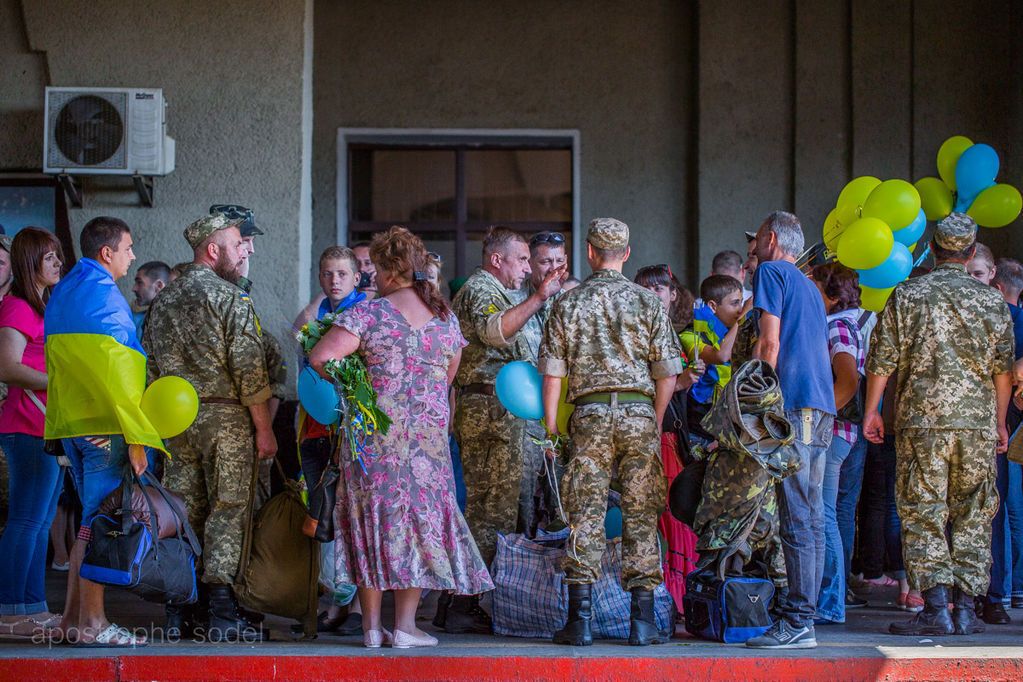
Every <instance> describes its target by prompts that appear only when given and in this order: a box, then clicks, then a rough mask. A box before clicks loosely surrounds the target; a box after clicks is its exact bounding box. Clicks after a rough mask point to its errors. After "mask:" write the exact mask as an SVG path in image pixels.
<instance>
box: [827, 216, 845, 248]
mask: <svg viewBox="0 0 1023 682" xmlns="http://www.w3.org/2000/svg"><path fill="white" fill-rule="evenodd" d="M837 213H838V209H837V208H833V209H831V211H830V212H829V213H828V217H827V218H825V219H824V229H823V233H824V234H823V237H824V245H825V246H826V247H828V250H829V251H831V252H832V253H834V251H835V249H837V248H838V238H839V237H841V236H842V232H843V231H844V230H845V227H844V226H843V225H842V223H840V222H838V216H837Z"/></svg>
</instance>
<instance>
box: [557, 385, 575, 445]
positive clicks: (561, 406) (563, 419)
mask: <svg viewBox="0 0 1023 682" xmlns="http://www.w3.org/2000/svg"><path fill="white" fill-rule="evenodd" d="M573 412H575V405H573V404H572V403H570V402H568V379H562V380H561V398H559V399H558V432H559V433H561V434H562V435H568V419H569V417H571V416H572V413H573Z"/></svg>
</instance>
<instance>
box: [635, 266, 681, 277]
mask: <svg viewBox="0 0 1023 682" xmlns="http://www.w3.org/2000/svg"><path fill="white" fill-rule="evenodd" d="M639 271H640V272H642V273H647V272H655V271H660V272H663V273H665V274H667V275H668V277H671V278H674V277H675V274H674V273H673V272H672V271H671V267H669V266H668V264H667V263H661V264H659V265H646V266H644V267H642V268H640V269H639Z"/></svg>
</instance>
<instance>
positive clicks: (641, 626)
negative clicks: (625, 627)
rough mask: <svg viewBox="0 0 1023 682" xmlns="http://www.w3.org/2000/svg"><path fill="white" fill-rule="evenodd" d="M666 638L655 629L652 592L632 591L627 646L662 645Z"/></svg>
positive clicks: (655, 621) (655, 620)
mask: <svg viewBox="0 0 1023 682" xmlns="http://www.w3.org/2000/svg"><path fill="white" fill-rule="evenodd" d="M667 641H668V637H666V636H665V635H664V634H662V633H661V631H660V630H658V629H657V619H656V618H655V617H654V592H653V590H641V589H635V590H632V610H631V613H630V614H629V644H631V645H632V646H647V645H648V644H664V643H665V642H667Z"/></svg>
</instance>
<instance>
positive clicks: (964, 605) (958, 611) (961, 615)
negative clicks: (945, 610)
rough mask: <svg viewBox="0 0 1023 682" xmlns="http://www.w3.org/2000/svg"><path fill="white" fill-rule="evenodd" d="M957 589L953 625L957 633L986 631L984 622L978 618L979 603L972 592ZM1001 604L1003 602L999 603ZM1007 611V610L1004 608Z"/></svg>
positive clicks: (969, 633) (970, 633)
mask: <svg viewBox="0 0 1023 682" xmlns="http://www.w3.org/2000/svg"><path fill="white" fill-rule="evenodd" d="M954 591H955V608H954V609H953V610H952V627H953V628H955V634H957V635H979V634H980V633H982V632H984V623H982V622H981V620H980V619H979V618H977V605H976V601H975V599H974V597H973V595H972V594H965V593H964V592H963V591H962V590H960V589H959V588H958V587H957V588H956V589H955V590H954ZM999 606H1001V604H999ZM1002 613H1005V610H1004V609H1003V610H1002Z"/></svg>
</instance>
